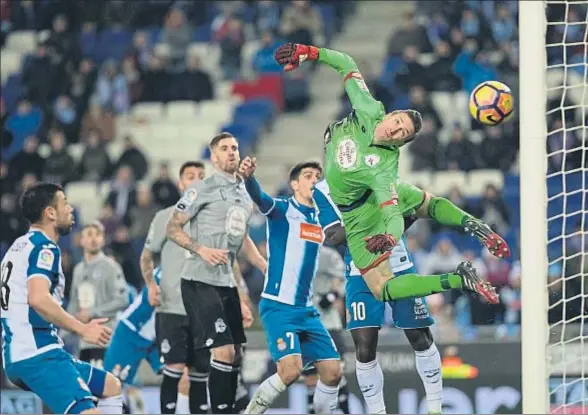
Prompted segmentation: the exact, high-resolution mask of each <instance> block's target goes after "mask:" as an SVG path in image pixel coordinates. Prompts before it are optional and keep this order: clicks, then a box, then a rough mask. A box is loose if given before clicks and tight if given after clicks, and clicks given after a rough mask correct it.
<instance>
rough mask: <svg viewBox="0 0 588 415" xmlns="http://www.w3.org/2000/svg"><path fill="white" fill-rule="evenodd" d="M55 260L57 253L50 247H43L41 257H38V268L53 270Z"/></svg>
mask: <svg viewBox="0 0 588 415" xmlns="http://www.w3.org/2000/svg"><path fill="white" fill-rule="evenodd" d="M54 261H55V254H54V253H53V251H52V250H50V249H47V248H45V249H41V251H40V252H39V257H38V258H37V268H41V269H46V270H47V271H51V270H52V269H53V262H54Z"/></svg>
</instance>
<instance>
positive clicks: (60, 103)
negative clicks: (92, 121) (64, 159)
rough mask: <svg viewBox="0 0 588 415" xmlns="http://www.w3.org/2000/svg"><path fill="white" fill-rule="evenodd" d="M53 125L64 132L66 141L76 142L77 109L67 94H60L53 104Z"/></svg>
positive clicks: (77, 126)
mask: <svg viewBox="0 0 588 415" xmlns="http://www.w3.org/2000/svg"><path fill="white" fill-rule="evenodd" d="M53 117H54V125H55V126H56V127H58V128H60V129H61V130H63V133H64V134H65V136H66V138H67V141H69V142H76V141H77V138H78V131H79V123H78V113H77V109H76V107H75V105H74V103H73V102H72V100H71V99H70V98H69V97H68V96H67V95H60V96H59V97H57V99H56V100H55V103H54V104H53Z"/></svg>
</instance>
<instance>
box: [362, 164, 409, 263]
mask: <svg viewBox="0 0 588 415" xmlns="http://www.w3.org/2000/svg"><path fill="white" fill-rule="evenodd" d="M368 180H369V181H370V188H371V189H372V191H373V193H374V196H375V199H376V202H377V204H378V207H379V209H380V210H381V212H382V219H383V220H384V225H385V233H384V234H380V235H369V236H368V237H367V238H366V248H367V250H368V251H370V252H373V253H383V252H386V251H389V250H391V249H392V248H394V246H395V245H396V244H397V243H398V242H399V241H400V238H401V237H402V234H403V233H404V218H403V216H402V212H401V210H400V207H399V197H398V192H397V190H396V180H395V177H394V175H393V174H392V170H391V169H389V168H388V169H387V168H381V169H379V171H378V172H375V173H374V174H370V175H369V176H368Z"/></svg>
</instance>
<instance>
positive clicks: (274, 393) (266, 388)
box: [245, 373, 286, 414]
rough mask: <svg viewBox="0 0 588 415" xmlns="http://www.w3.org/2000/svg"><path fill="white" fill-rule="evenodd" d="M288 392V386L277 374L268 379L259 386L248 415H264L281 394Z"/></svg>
mask: <svg viewBox="0 0 588 415" xmlns="http://www.w3.org/2000/svg"><path fill="white" fill-rule="evenodd" d="M285 390H286V384H285V383H284V382H283V381H282V379H281V378H280V376H279V375H278V374H277V373H274V374H273V375H272V376H270V377H269V378H267V379H266V380H264V381H263V382H262V384H261V385H259V388H257V390H256V391H255V393H254V394H253V397H252V398H251V401H250V402H249V405H247V409H245V413H246V414H263V413H264V412H265V411H267V409H268V408H269V407H270V406H271V404H272V403H273V402H274V401H275V400H276V398H277V397H278V396H279V395H280V393H282V392H284V391H285Z"/></svg>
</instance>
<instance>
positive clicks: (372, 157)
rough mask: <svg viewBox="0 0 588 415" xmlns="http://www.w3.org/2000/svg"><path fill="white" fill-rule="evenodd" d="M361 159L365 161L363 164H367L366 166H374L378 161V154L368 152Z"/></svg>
mask: <svg viewBox="0 0 588 415" xmlns="http://www.w3.org/2000/svg"><path fill="white" fill-rule="evenodd" d="M363 160H364V161H365V164H367V165H368V166H370V167H374V166H375V165H376V164H378V163H379V162H380V156H378V155H377V154H368V155H367V156H365V157H364V159H363Z"/></svg>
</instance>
